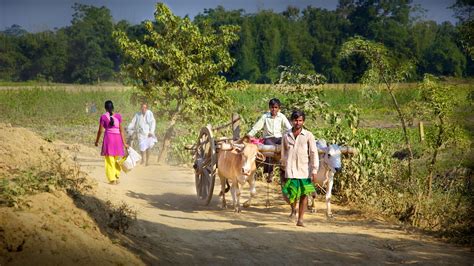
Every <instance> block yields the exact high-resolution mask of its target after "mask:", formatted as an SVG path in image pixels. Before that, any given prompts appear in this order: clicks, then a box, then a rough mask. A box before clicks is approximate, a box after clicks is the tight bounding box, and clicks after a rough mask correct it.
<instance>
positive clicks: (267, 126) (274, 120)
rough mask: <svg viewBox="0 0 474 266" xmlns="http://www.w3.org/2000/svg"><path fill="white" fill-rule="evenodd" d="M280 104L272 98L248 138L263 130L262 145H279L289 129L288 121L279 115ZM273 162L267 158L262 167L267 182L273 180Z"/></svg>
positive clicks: (282, 115)
mask: <svg viewBox="0 0 474 266" xmlns="http://www.w3.org/2000/svg"><path fill="white" fill-rule="evenodd" d="M280 107H281V102H280V100H278V99H276V98H273V99H271V100H270V101H269V102H268V108H269V109H270V111H269V112H266V113H264V114H263V115H262V116H261V117H260V119H259V120H258V121H257V122H256V123H255V125H254V126H253V127H252V129H251V130H250V132H249V133H248V134H247V135H248V136H251V137H253V136H255V134H257V132H258V131H260V130H261V129H262V128H263V139H264V141H263V144H266V145H275V144H281V137H282V135H283V133H285V132H286V131H288V130H290V129H291V124H290V121H288V119H287V118H286V116H285V115H284V114H282V113H280ZM272 163H273V160H272V158H267V159H266V160H265V165H264V167H263V173H264V175H266V179H267V182H269V183H270V182H272V180H273V165H272Z"/></svg>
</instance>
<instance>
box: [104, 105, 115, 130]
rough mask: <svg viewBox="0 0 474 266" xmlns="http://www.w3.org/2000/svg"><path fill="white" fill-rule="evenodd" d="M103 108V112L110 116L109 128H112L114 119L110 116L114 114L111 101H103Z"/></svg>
mask: <svg viewBox="0 0 474 266" xmlns="http://www.w3.org/2000/svg"><path fill="white" fill-rule="evenodd" d="M104 107H105V110H106V111H107V112H109V114H110V122H109V126H110V127H113V126H114V119H113V118H112V115H113V114H114V103H113V102H112V101H111V100H107V101H105V104H104Z"/></svg>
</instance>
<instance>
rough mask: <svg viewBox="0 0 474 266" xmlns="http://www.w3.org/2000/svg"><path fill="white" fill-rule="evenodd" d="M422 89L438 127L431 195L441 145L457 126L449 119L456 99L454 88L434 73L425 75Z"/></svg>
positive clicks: (429, 173) (432, 169)
mask: <svg viewBox="0 0 474 266" xmlns="http://www.w3.org/2000/svg"><path fill="white" fill-rule="evenodd" d="M420 88H421V91H422V99H423V101H424V102H425V104H426V105H427V107H428V108H427V109H428V110H429V113H430V114H431V115H432V116H434V117H435V118H436V120H435V121H434V127H435V128H436V130H437V132H436V137H435V141H434V143H432V145H431V146H432V149H433V155H432V156H431V160H430V164H429V166H428V180H427V181H428V182H427V186H428V197H431V191H432V187H433V171H434V166H435V164H436V160H437V158H438V153H439V150H440V148H441V146H442V145H443V144H444V143H446V141H447V140H448V139H449V134H447V131H448V129H449V128H453V127H455V126H454V125H453V124H452V123H451V122H450V121H451V120H452V119H447V118H448V117H449V116H450V115H451V114H452V112H453V109H454V106H455V101H454V100H453V99H454V98H455V97H453V96H454V95H453V89H452V87H450V86H446V85H441V84H440V83H439V81H438V79H437V78H436V77H434V76H432V75H429V74H427V75H425V77H424V79H423V83H421V85H420Z"/></svg>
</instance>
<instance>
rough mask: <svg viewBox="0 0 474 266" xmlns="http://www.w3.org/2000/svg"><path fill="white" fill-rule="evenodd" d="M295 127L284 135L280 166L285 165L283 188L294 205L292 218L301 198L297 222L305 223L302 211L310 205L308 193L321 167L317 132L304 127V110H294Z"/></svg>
mask: <svg viewBox="0 0 474 266" xmlns="http://www.w3.org/2000/svg"><path fill="white" fill-rule="evenodd" d="M290 120H291V122H292V124H293V127H292V128H291V130H288V131H287V132H286V133H285V134H284V135H283V137H282V148H281V166H282V167H283V169H285V180H286V181H285V183H284V184H283V186H282V192H283V195H284V197H285V200H286V201H287V202H288V203H289V204H290V206H291V215H290V218H294V217H295V216H296V203H297V202H298V201H299V211H298V222H297V223H296V225H297V226H304V225H303V215H304V212H305V210H306V208H307V207H308V195H310V194H311V193H313V192H315V189H314V186H313V184H312V182H313V181H314V180H316V174H317V173H318V168H319V158H318V149H317V148H316V142H315V140H314V135H313V134H312V133H311V132H309V131H308V130H306V129H304V128H303V125H304V120H305V114H304V112H303V111H293V113H292V114H291V118H290Z"/></svg>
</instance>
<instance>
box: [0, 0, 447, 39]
mask: <svg viewBox="0 0 474 266" xmlns="http://www.w3.org/2000/svg"><path fill="white" fill-rule="evenodd" d="M157 1H158V0H95V1H94V0H0V30H4V29H5V28H6V27H10V26H11V25H13V24H18V25H20V26H22V27H23V28H24V29H26V30H28V31H30V32H38V31H44V30H51V29H54V28H55V27H57V28H60V27H64V26H68V25H70V24H71V19H72V14H73V12H74V11H73V9H72V6H73V4H74V3H76V2H77V3H81V4H86V5H94V6H106V7H107V8H109V9H110V10H111V13H112V16H113V18H114V20H115V21H116V22H117V21H120V20H122V19H125V20H128V21H129V22H131V23H132V24H138V23H140V22H142V21H143V20H147V19H153V12H154V8H155V3H156V2H157ZM162 2H164V3H165V4H166V5H168V6H169V7H170V8H171V10H172V11H173V12H174V13H175V14H176V15H178V16H181V17H182V16H185V15H189V16H190V17H191V18H192V17H194V16H195V15H197V14H198V13H200V12H201V13H202V12H203V11H204V9H205V8H215V7H217V6H218V5H221V6H223V7H224V8H225V9H227V10H231V9H244V10H245V11H246V13H253V12H256V11H258V10H262V9H272V10H273V11H275V12H281V11H283V10H285V9H286V7H287V6H289V5H292V6H297V7H299V8H300V9H304V8H305V7H307V6H313V7H320V8H326V9H328V10H334V9H335V8H336V6H337V3H338V1H337V0H293V1H290V0H162ZM454 2H455V0H413V4H419V5H421V7H422V8H424V9H426V10H427V12H426V14H425V17H426V19H428V20H435V21H437V22H438V23H441V22H443V21H451V22H452V23H455V22H456V20H455V19H454V18H453V12H452V10H451V9H448V7H449V6H451V5H452V4H453V3H454Z"/></svg>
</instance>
